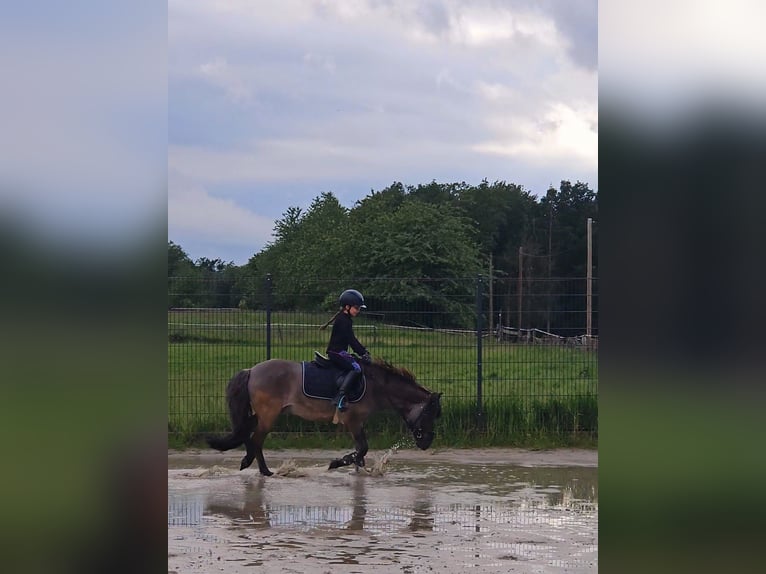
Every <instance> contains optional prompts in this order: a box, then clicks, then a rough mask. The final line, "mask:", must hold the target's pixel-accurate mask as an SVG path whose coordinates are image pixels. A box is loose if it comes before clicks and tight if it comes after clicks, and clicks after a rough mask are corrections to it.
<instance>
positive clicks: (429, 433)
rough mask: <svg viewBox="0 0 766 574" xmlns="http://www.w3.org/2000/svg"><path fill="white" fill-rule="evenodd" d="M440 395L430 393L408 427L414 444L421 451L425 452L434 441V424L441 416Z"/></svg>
mask: <svg viewBox="0 0 766 574" xmlns="http://www.w3.org/2000/svg"><path fill="white" fill-rule="evenodd" d="M441 396H442V394H441V393H431V394H430V396H429V397H428V401H426V404H425V405H424V406H423V410H421V411H420V414H419V415H418V417H417V418H416V419H415V422H414V423H412V424H411V425H410V430H411V431H412V436H413V437H414V438H415V444H416V445H417V446H418V448H419V449H421V450H426V449H427V448H428V447H429V446H431V443H432V442H433V441H434V423H435V421H436V419H438V418H439V417H440V416H441V414H442V405H441Z"/></svg>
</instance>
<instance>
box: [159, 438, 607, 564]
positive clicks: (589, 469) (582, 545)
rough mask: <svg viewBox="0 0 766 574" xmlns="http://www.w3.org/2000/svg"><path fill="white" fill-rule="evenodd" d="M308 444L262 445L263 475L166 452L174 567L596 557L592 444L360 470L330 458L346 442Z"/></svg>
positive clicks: (372, 461) (401, 460) (231, 463)
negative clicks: (293, 451) (539, 453)
mask: <svg viewBox="0 0 766 574" xmlns="http://www.w3.org/2000/svg"><path fill="white" fill-rule="evenodd" d="M302 452H303V454H304V456H293V455H289V456H284V457H282V458H281V459H280V458H279V456H277V455H275V454H273V453H267V460H268V461H269V463H270V464H271V466H272V470H274V472H275V475H274V476H272V477H268V478H266V477H262V476H260V475H259V474H258V472H257V470H250V469H248V470H246V471H242V472H240V471H238V470H237V469H238V468H239V466H238V465H239V457H240V456H241V455H240V453H234V454H235V455H240V456H227V455H218V456H216V457H210V456H193V455H192V456H174V457H172V459H169V461H168V466H169V468H168V569H169V571H173V570H175V571H178V572H187V571H195V572H219V571H223V570H225V571H227V572H234V573H236V572H256V571H257V572H306V571H317V572H330V571H333V568H334V565H338V564H344V565H348V566H349V567H352V569H350V570H348V569H345V568H344V569H343V570H342V571H343V572H347V571H348V572H356V571H358V572H362V571H365V572H369V568H370V567H371V566H372V567H374V568H376V570H377V571H378V572H387V571H390V572H431V571H438V572H446V573H457V572H461V573H462V572H463V571H464V570H465V569H466V568H467V567H471V568H474V569H478V571H481V572H507V571H510V570H513V571H518V572H596V571H597V569H598V469H597V467H596V466H595V464H594V461H593V457H592V453H591V454H588V453H587V451H586V452H585V453H584V455H583V456H590V457H591V458H590V459H589V461H590V462H589V463H587V464H581V465H580V466H555V456H554V457H551V453H550V452H548V453H545V457H542V458H541V460H544V461H545V462H544V464H541V465H540V466H535V465H534V464H533V463H534V456H533V455H528V460H524V461H523V462H524V465H523V466H522V465H519V464H516V463H514V462H505V461H506V459H507V460H508V461H513V457H512V456H508V457H504V456H503V453H504V452H505V451H503V450H496V451H493V452H492V457H490V459H489V460H490V462H486V461H484V462H479V461H476V460H473V461H468V462H466V457H464V456H462V454H463V453H461V452H460V451H452V452H447V453H440V456H431V457H429V456H427V455H423V454H422V453H418V452H417V451H415V452H409V451H401V452H400V453H395V452H389V453H372V454H371V455H368V459H367V463H368V468H367V469H362V470H361V471H355V469H353V468H343V469H337V470H333V471H327V463H328V462H329V460H330V458H334V457H335V456H337V453H331V454H330V455H329V456H325V454H324V453H317V454H306V451H302ZM405 452H407V455H406V456H400V454H404V453H405ZM419 454H420V456H418V455H419ZM571 456H575V455H572V453H570V457H571ZM575 459H576V456H575ZM571 460H572V459H571V458H569V459H567V462H571ZM357 566H358V568H357Z"/></svg>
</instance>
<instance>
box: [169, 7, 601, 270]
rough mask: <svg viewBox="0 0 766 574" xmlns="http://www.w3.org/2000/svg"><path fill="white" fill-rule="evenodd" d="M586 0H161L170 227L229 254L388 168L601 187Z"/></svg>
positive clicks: (197, 252)
mask: <svg viewBox="0 0 766 574" xmlns="http://www.w3.org/2000/svg"><path fill="white" fill-rule="evenodd" d="M597 42H598V27H597V3H596V1H595V0H575V1H568V2H557V1H555V0H551V1H547V2H546V1H542V2H539V1H532V0H518V1H516V0H503V1H499V0H422V1H417V2H413V1H411V0H332V1H330V0H328V1H317V0H313V1H312V0H260V1H258V2H253V1H244V0H230V1H226V2H218V1H213V0H170V1H169V2H168V52H167V54H168V59H167V77H168V80H167V86H168V150H167V162H168V165H167V169H168V173H167V182H168V189H167V192H168V238H169V240H172V241H174V242H175V243H177V244H179V245H181V246H182V247H183V248H184V250H185V251H186V253H187V254H188V255H189V256H190V257H191V258H192V259H193V260H196V259H198V258H200V257H208V258H211V259H215V258H220V259H222V260H224V261H233V262H234V263H235V264H237V265H241V264H244V263H246V262H247V260H248V259H249V258H250V257H251V256H252V255H254V254H255V253H257V252H258V251H260V250H261V249H263V248H264V246H265V245H266V244H267V243H268V242H269V241H270V240H271V239H272V231H273V228H274V222H275V220H277V219H279V218H280V217H281V216H282V214H284V213H285V211H286V210H287V209H288V208H289V207H299V208H301V209H303V210H304V211H305V210H306V209H307V208H308V207H309V205H310V204H311V202H312V200H313V199H314V198H316V197H317V196H319V195H320V194H321V193H323V192H332V193H333V194H334V195H335V196H336V197H337V198H338V199H339V201H340V202H341V204H342V205H344V206H345V207H348V208H351V207H353V205H354V203H355V202H356V201H358V200H360V199H362V198H364V197H365V196H366V195H368V194H369V193H370V191H372V190H375V191H378V190H381V189H384V188H385V187H387V186H389V185H391V184H392V183H393V182H402V183H403V184H404V185H413V186H417V185H418V184H427V183H430V182H431V181H434V180H435V181H437V182H439V183H453V182H462V181H464V182H466V183H468V184H470V185H477V184H479V183H480V182H481V180H482V179H487V180H488V181H490V182H493V181H506V182H509V183H515V184H518V185H521V186H523V187H524V189H526V190H528V191H529V192H531V193H533V194H534V195H539V194H544V193H545V191H546V190H547V189H548V187H550V186H551V185H553V186H554V187H558V185H559V183H560V181H561V180H570V181H572V182H573V183H574V182H575V181H582V182H585V183H587V184H589V185H590V187H591V188H592V189H598V135H597V134H598V71H597V64H598V58H597V54H598V49H597V48H598V46H597Z"/></svg>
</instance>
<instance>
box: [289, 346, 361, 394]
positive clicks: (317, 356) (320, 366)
mask: <svg viewBox="0 0 766 574" xmlns="http://www.w3.org/2000/svg"><path fill="white" fill-rule="evenodd" d="M301 366H302V370H303V372H302V378H303V381H302V382H303V385H302V386H303V394H304V395H306V396H307V397H311V398H312V399H324V400H327V401H332V400H333V399H334V398H335V396H336V395H337V394H338V385H339V384H340V382H341V381H342V380H343V378H344V377H345V376H346V371H344V370H343V369H341V368H339V367H337V366H336V365H335V363H333V362H332V361H331V360H330V359H328V358H327V357H325V356H324V355H322V354H321V353H319V352H318V351H314V360H313V361H303V362H302V363H301ZM366 389H367V380H366V379H365V377H364V373H362V376H361V377H360V378H359V380H358V381H357V382H356V383H355V384H353V385H351V386H350V387H349V388H348V389H346V401H347V402H349V403H356V402H359V401H360V400H361V398H362V397H363V396H364V392H365V390H366Z"/></svg>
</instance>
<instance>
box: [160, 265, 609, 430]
mask: <svg viewBox="0 0 766 574" xmlns="http://www.w3.org/2000/svg"><path fill="white" fill-rule="evenodd" d="M592 281H593V287H594V288H593V289H592V293H593V295H592V296H591V297H588V296H587V295H586V292H587V290H586V280H585V279H545V280H535V279H525V280H524V281H523V282H522V281H517V280H511V279H495V280H493V281H492V282H491V284H490V282H489V281H488V280H487V279H486V278H481V277H480V278H468V279H456V278H449V279H424V278H385V279H383V278H372V279H366V278H356V279H346V280H337V279H332V280H319V279H312V280H311V281H310V282H309V281H306V282H305V284H303V285H300V286H298V285H294V284H283V285H280V283H279V280H278V279H277V278H274V279H272V278H271V277H267V278H266V280H261V281H259V280H257V279H255V278H252V279H251V280H250V281H249V285H250V290H249V291H247V292H243V293H240V294H234V295H233V294H232V293H231V291H229V292H226V293H218V294H217V293H216V286H215V285H214V284H212V282H207V283H205V284H202V283H201V282H199V281H197V282H194V281H191V280H190V279H189V278H185V277H181V278H170V280H169V292H168V293H169V299H170V308H169V311H168V343H169V350H168V358H169V361H168V403H169V413H168V430H169V432H170V433H176V434H180V435H183V436H193V435H197V434H200V433H204V432H210V431H216V432H217V431H222V430H226V429H228V424H229V423H228V419H227V414H226V413H227V409H226V404H225V401H224V392H225V387H226V383H227V382H228V380H229V379H230V378H231V377H232V376H233V375H234V374H235V373H236V372H237V371H239V370H240V369H243V368H248V367H250V366H252V365H254V364H256V363H259V362H261V361H264V360H266V359H269V358H282V359H289V360H295V361H310V360H311V359H312V358H313V353H314V351H321V352H324V350H325V348H326V345H327V341H328V339H329V329H328V330H325V331H321V330H319V327H320V326H321V325H322V324H324V323H325V322H326V321H327V320H328V319H329V318H330V317H331V316H332V314H333V313H334V312H335V311H336V310H337V297H338V295H339V294H340V292H341V291H343V290H344V289H346V288H349V287H351V288H355V289H359V290H360V291H362V292H363V293H364V295H365V302H366V304H367V307H368V309H367V310H366V311H364V312H363V313H362V314H360V315H359V316H358V317H357V318H356V319H355V320H354V331H355V334H356V336H357V338H358V339H359V340H360V341H361V342H362V343H363V344H364V345H365V346H366V347H367V348H368V349H369V350H370V352H371V353H372V355H373V356H374V357H379V358H382V359H385V360H387V361H389V362H391V363H393V364H395V365H397V366H402V367H406V368H407V369H409V370H410V371H412V372H413V373H415V375H416V376H417V379H418V381H419V382H420V383H421V384H422V385H424V386H425V387H427V388H428V389H430V390H432V391H439V392H442V393H443V397H442V406H443V416H442V418H441V419H440V424H441V425H442V426H443V427H445V428H449V429H450V431H451V432H452V433H457V434H459V433H466V434H468V433H476V432H480V433H492V434H494V435H503V436H512V435H516V436H518V435H524V434H530V433H549V434H550V433H554V434H555V433H571V432H585V433H590V434H596V433H597V431H598V406H597V402H598V320H597V317H598V314H597V308H598V306H597V289H596V288H595V287H596V286H597V280H595V279H594V280H592ZM236 298H238V302H237V305H236V306H235V307H231V306H230V305H231V303H232V300H233V299H236ZM174 302H175V303H177V302H183V303H184V305H183V306H180V307H179V306H174V305H173V303H174ZM588 316H590V320H588ZM370 424H372V425H375V424H378V425H380V426H383V427H390V426H391V425H393V426H397V425H401V424H403V423H401V421H397V420H394V419H391V418H386V417H385V416H383V417H382V418H381V419H380V421H378V422H375V421H371V422H370ZM274 430H275V431H277V432H279V431H282V432H314V431H317V432H327V431H328V430H332V429H331V428H330V427H329V426H327V425H323V424H319V423H308V422H306V421H301V420H298V419H296V418H294V417H286V418H284V420H283V421H281V422H278V425H277V426H276V427H274Z"/></svg>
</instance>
